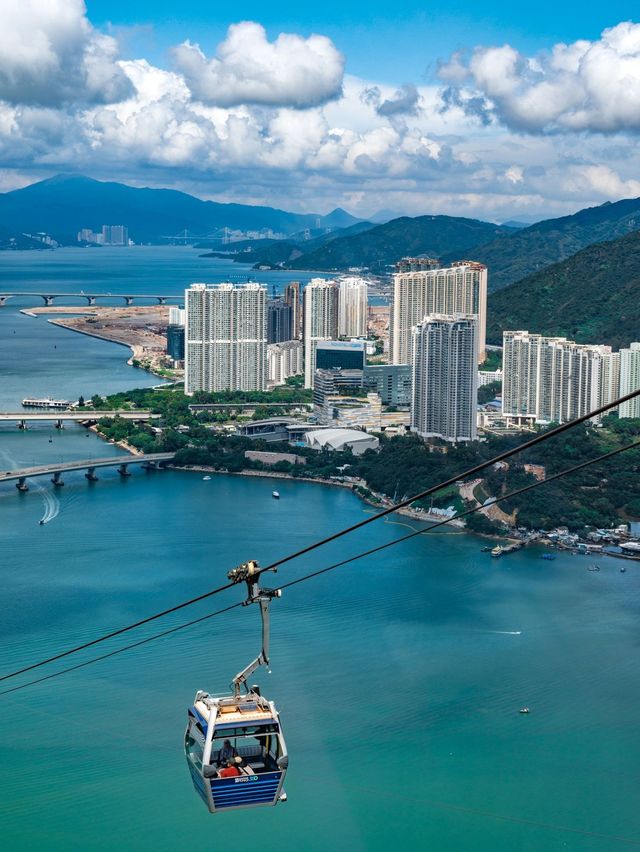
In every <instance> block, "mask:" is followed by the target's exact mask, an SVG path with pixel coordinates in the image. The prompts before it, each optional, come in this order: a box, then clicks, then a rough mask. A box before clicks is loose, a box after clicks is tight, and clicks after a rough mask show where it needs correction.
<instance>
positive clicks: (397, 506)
mask: <svg viewBox="0 0 640 852" xmlns="http://www.w3.org/2000/svg"><path fill="white" fill-rule="evenodd" d="M636 396H640V388H638V389H637V390H635V391H632V392H631V393H628V394H626V395H625V396H621V397H619V398H618V399H616V400H614V401H613V402H608V403H606V404H605V405H601V406H600V407H599V408H596V409H594V410H593V411H590V412H588V413H587V414H583V415H581V416H580V417H577V418H576V419H575V420H570V421H568V422H567V423H563V424H561V425H560V426H556V427H555V428H553V429H551V430H550V431H548V432H543V433H542V434H541V435H536V437H535V438H532V439H531V440H529V441H525V443H524V444H519V445H518V446H516V447H513V448H512V449H510V450H505V451H504V452H503V453H499V454H498V455H497V456H494V457H493V458H491V459H489V460H488V461H485V462H482V463H481V464H479V465H476V466H475V467H472V468H469V469H468V470H466V471H463V472H462V473H459V474H458V475H457V476H455V477H452V478H451V479H449V480H447V481H446V482H440V483H438V484H436V485H433V486H431V487H430V488H427V489H426V490H425V491H421V492H420V493H419V494H415V495H414V496H413V497H408V498H406V499H404V500H401V501H400V502H399V503H394V504H393V505H392V506H389V507H388V508H386V509H384V510H382V511H381V512H377V513H376V514H374V515H370V516H369V517H368V518H365V519H364V520H362V521H359V522H358V523H357V524H353V525H351V526H350V527H346V528H345V529H343V530H339V531H338V532H336V533H332V534H331V535H329V536H327V537H326V538H323V539H321V540H320V541H317V542H315V543H314V544H310V545H307V546H306V547H303V548H302V549H301V550H298V551H297V552H295V553H292V554H290V555H289V556H285V557H283V558H282V559H279V560H277V561H276V562H272V563H271V564H270V565H266V566H265V567H264V568H261V569H260V570H259V572H258V576H259V575H260V574H262V573H264V572H265V571H273V570H275V569H276V568H277V567H279V566H280V565H284V564H285V563H286V562H290V561H291V560H293V559H297V558H298V557H300V556H303V555H304V554H306V553H310V552H311V551H312V550H316V549H317V548H319V547H322V546H323V545H325V544H329V542H332V541H335V540H336V539H338V538H341V537H342V536H344V535H347V534H349V533H352V532H354V531H355V530H357V529H360V528H361V527H364V526H366V525H367V524H371V523H373V522H374V521H377V520H378V519H379V518H383V517H385V516H386V515H389V514H391V513H393V512H395V511H397V510H398V509H402V508H404V507H405V506H409V505H410V504H411V503H413V502H415V501H416V500H421V499H423V498H424V497H427V496H429V495H430V494H433V493H434V492H436V491H439V490H441V489H442V488H447V487H448V486H450V485H453V484H455V483H456V482H457V481H458V480H460V479H468V478H469V477H470V476H473V475H474V474H476V473H479V472H480V471H482V470H485V469H486V468H488V467H490V466H491V465H493V464H496V463H497V462H499V461H503V460H504V459H506V458H510V457H511V456H513V455H515V454H516V453H519V452H521V451H523V450H527V449H529V448H530V447H533V446H535V445H537V444H540V443H542V442H544V441H547V440H549V439H550V438H553V437H555V436H556V435H559V434H561V433H562V432H566V431H567V430H568V429H571V428H573V427H574V426H577V425H579V424H580V423H584V422H586V421H587V420H590V419H591V418H593V417H597V416H599V415H600V414H603V413H604V412H605V411H609V410H610V409H612V408H616V407H617V406H619V405H620V404H622V403H623V402H627V401H628V400H630V399H634V398H635V397H636ZM234 585H235V583H233V582H230V583H226V584H225V585H223V586H219V587H218V588H217V589H212V590H211V591H209V592H204V593H203V594H201V595H198V596H197V597H194V598H190V599H189V600H186V601H183V602H182V603H179V604H175V605H174V606H172V607H169V608H168V609H165V610H162V611H161V612H157V613H154V614H153V615H149V616H147V617H146V618H142V619H140V620H139V621H135V622H133V623H132V624H127V625H125V626H124V627H120V628H118V629H117V630H112V631H110V632H109V633H105V634H103V635H102V636H98V637H96V638H95V639H91V640H89V641H88V642H83V643H81V644H80V645H76V646H75V647H73V648H69V649H67V650H66V651H61V652H60V653H59V654H54V655H52V656H51V657H47V658H46V659H44V660H39V661H38V662H36V663H31V664H29V665H27V666H23V667H22V668H20V669H16V670H15V671H13V672H8V673H7V674H5V675H0V683H2V682H3V681H5V680H9V679H10V678H13V677H17V676H18V675H20V674H25V673H26V672H29V671H33V669H37V668H40V667H41V666H45V665H48V664H49V663H54V662H57V661H58V660H62V659H64V658H65V657H69V656H70V655H71V654H75V653H77V652H79V651H84V650H85V649H86V648H91V647H93V646H94V645H99V644H100V643H101V642H106V641H107V640H108V639H113V638H114V637H116V636H121V635H122V634H124V633H128V632H129V631H130V630H135V629H136V628H138V627H142V626H143V625H145V624H149V623H150V622H152V621H156V620H157V619H159V618H164V617H165V616H167V615H171V614H172V613H174V612H178V611H179V610H181V609H184V608H185V607H188V606H192V605H193V604H196V603H199V602H200V601H202V600H206V599H207V598H210V597H213V596H214V595H217V594H220V593H221V592H224V591H226V590H227V589H230V588H231V587H232V586H234Z"/></svg>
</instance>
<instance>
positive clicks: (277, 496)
mask: <svg viewBox="0 0 640 852" xmlns="http://www.w3.org/2000/svg"><path fill="white" fill-rule="evenodd" d="M271 496H272V497H273V498H274V499H276V500H279V499H280V492H279V491H272V492H271Z"/></svg>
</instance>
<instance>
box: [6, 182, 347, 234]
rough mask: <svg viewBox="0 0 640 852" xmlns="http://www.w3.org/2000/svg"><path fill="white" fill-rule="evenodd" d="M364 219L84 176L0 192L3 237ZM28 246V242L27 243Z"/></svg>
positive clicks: (320, 225)
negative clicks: (292, 210) (293, 210)
mask: <svg viewBox="0 0 640 852" xmlns="http://www.w3.org/2000/svg"><path fill="white" fill-rule="evenodd" d="M360 221H362V220H359V219H357V218H356V217H355V216H351V215H350V214H349V213H347V212H346V211H344V210H341V209H339V208H338V209H336V210H334V211H333V212H332V213H329V214H328V215H326V216H320V215H316V214H314V213H306V214H300V213H288V212H286V211H284V210H278V209H276V208H273V207H257V206H255V207H254V206H252V205H247V204H221V203H219V202H217V201H202V200H201V199H199V198H195V197H194V196H192V195H187V194H186V193H184V192H177V191H176V190H173V189H138V188H136V187H131V186H125V185H124V184H121V183H110V182H103V181H97V180H93V179H92V178H88V177H83V176H81V175H58V176H57V177H53V178H49V179H47V180H43V181H40V182H38V183H34V184H31V185H30V186H26V187H24V188H22V189H16V190H14V191H13V192H6V193H3V194H0V239H4V240H7V239H8V238H9V237H20V235H21V234H23V233H28V234H35V233H38V232H42V231H44V232H46V233H48V234H50V235H51V236H52V237H54V238H55V239H56V240H57V241H58V242H60V243H63V244H65V245H69V244H75V243H76V238H77V233H78V231H79V230H80V229H81V228H91V229H92V230H94V231H99V230H100V228H101V227H102V225H105V224H108V225H126V226H127V227H128V228H129V236H130V237H131V239H132V240H134V242H142V243H146V242H152V243H158V242H166V240H164V239H163V237H167V236H173V235H178V234H180V233H182V232H183V231H184V230H185V229H186V230H187V231H189V232H190V233H191V234H193V235H198V236H206V235H208V234H211V233H212V232H214V231H216V230H218V229H220V228H224V227H228V228H232V229H236V230H242V231H247V230H261V229H263V228H270V229H272V230H273V231H276V232H280V233H285V234H296V233H298V232H302V231H304V230H305V229H307V228H308V229H311V230H316V231H317V230H323V229H325V228H332V229H336V228H346V227H349V226H350V225H354V224H356V223H357V222H360ZM24 247H27V245H24Z"/></svg>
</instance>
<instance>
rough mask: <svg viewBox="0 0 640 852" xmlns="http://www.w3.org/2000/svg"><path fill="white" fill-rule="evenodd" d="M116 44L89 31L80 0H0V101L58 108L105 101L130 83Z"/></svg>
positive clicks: (122, 93) (115, 97) (123, 92)
mask: <svg viewBox="0 0 640 852" xmlns="http://www.w3.org/2000/svg"><path fill="white" fill-rule="evenodd" d="M117 52H118V48H117V43H116V41H115V39H113V38H111V37H110V36H107V35H104V34H103V33H101V32H99V31H97V30H95V29H94V28H93V27H92V26H91V24H90V22H89V21H88V20H87V17H86V8H85V4H84V2H83V0H0V99H2V100H4V101H7V102H9V103H13V104H25V105H37V106H53V107H57V106H61V105H63V104H65V103H72V102H85V103H86V102H91V103H109V102H111V101H116V100H120V99H122V98H123V97H126V96H127V94H128V93H129V92H130V89H131V87H130V83H129V81H128V80H127V77H126V76H125V74H124V73H123V72H122V69H121V68H120V66H119V65H118V63H117Z"/></svg>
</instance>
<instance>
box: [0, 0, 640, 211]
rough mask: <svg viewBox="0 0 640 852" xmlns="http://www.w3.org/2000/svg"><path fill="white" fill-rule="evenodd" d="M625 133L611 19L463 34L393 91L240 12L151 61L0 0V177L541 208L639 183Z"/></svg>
mask: <svg viewBox="0 0 640 852" xmlns="http://www.w3.org/2000/svg"><path fill="white" fill-rule="evenodd" d="M433 59H434V57H430V56H425V66H426V65H427V64H428V63H429V62H430V61H432V60H433ZM346 60H348V57H346ZM638 130H640V25H638V24H633V23H629V22H627V23H621V24H618V25H617V26H614V27H611V28H610V29H607V30H605V31H604V32H603V33H602V36H601V38H600V39H599V40H597V41H579V42H575V43H573V44H568V45H567V44H557V45H552V46H551V47H550V48H549V50H548V51H547V52H545V53H544V54H541V55H539V56H535V57H526V56H524V55H522V54H521V53H519V52H518V51H517V50H515V49H514V48H513V47H512V46H510V45H502V46H497V47H473V46H471V47H470V49H469V51H468V52H467V53H458V54H455V55H454V56H452V57H450V58H449V59H448V60H446V61H444V62H441V64H440V66H439V71H438V79H435V80H433V81H432V82H430V83H429V84H425V83H423V84H419V83H418V81H416V82H407V83H405V84H404V85H402V86H401V87H398V86H396V85H389V84H386V83H385V82H384V81H379V80H363V79H360V78H356V77H353V76H350V75H349V74H347V73H345V57H344V56H343V55H342V54H341V52H340V51H339V49H338V48H337V47H336V45H335V44H333V42H332V41H331V40H330V39H328V38H327V37H325V36H323V35H314V34H312V35H300V34H297V33H281V34H279V35H277V36H275V37H270V36H268V35H267V33H266V31H265V29H264V28H263V27H262V26H261V25H260V24H259V23H255V22H249V21H244V22H241V23H236V24H233V25H232V26H230V27H229V30H228V32H227V35H226V37H225V39H224V40H223V41H222V42H221V44H219V45H218V47H217V49H211V48H210V46H202V45H196V44H192V43H191V42H188V41H185V42H183V43H182V44H179V45H177V46H176V47H175V48H174V49H173V50H172V52H171V56H170V57H169V59H168V61H167V67H166V68H160V67H157V66H156V65H153V64H152V63H150V62H149V61H148V60H147V59H146V58H144V57H140V58H136V59H123V58H121V56H120V53H119V46H118V43H117V41H116V39H114V38H113V37H112V36H110V35H108V34H105V33H103V32H101V31H99V30H97V29H96V28H95V27H93V26H92V24H91V23H90V21H89V20H88V18H87V14H86V9H85V6H84V3H83V2H82V0H47V3H46V4H43V3H41V2H39V0H20V2H18V0H0V164H1V165H2V168H3V171H2V172H1V173H0V188H12V187H13V186H17V185H21V184H22V183H25V182H30V181H31V180H33V179H37V178H38V177H42V176H46V175H47V174H51V173H53V172H55V171H60V170H74V171H85V172H87V173H89V174H91V175H93V176H96V177H102V178H109V177H111V178H113V179H120V180H127V181H129V182H133V183H138V184H151V185H156V186H158V185H165V186H175V187H177V188H183V189H185V190H187V191H193V192H195V193H196V194H198V195H201V196H209V197H216V198H218V199H220V200H241V201H249V202H251V201H254V202H256V203H268V204H274V205H277V206H283V207H287V208H289V209H292V208H294V209H300V210H304V209H311V208H313V209H323V208H324V209H327V210H328V209H330V208H332V207H334V206H336V205H337V204H340V205H342V206H346V207H348V208H349V209H351V210H352V211H353V212H355V213H359V214H360V215H368V214H372V213H373V212H374V211H376V210H378V209H380V208H389V207H391V208H393V209H398V210H402V211H405V212H407V213H409V214H419V213H428V212H432V213H441V212H442V213H450V214H454V215H470V216H482V217H485V218H494V219H498V220H499V219H505V218H511V217H518V216H527V215H531V216H537V215H540V214H542V213H546V214H549V215H558V214H562V213H565V212H571V211H573V210H575V209H577V208H578V207H581V206H584V205H585V204H590V203H601V202H602V201H604V200H607V199H612V200H613V199H617V198H619V197H622V196H625V195H629V196H630V195H639V194H640V182H639V181H638V180H637V179H636V175H637V174H638V173H639V172H640V168H639V166H640V154H639V153H638V151H637V144H636V143H637V132H638Z"/></svg>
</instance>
